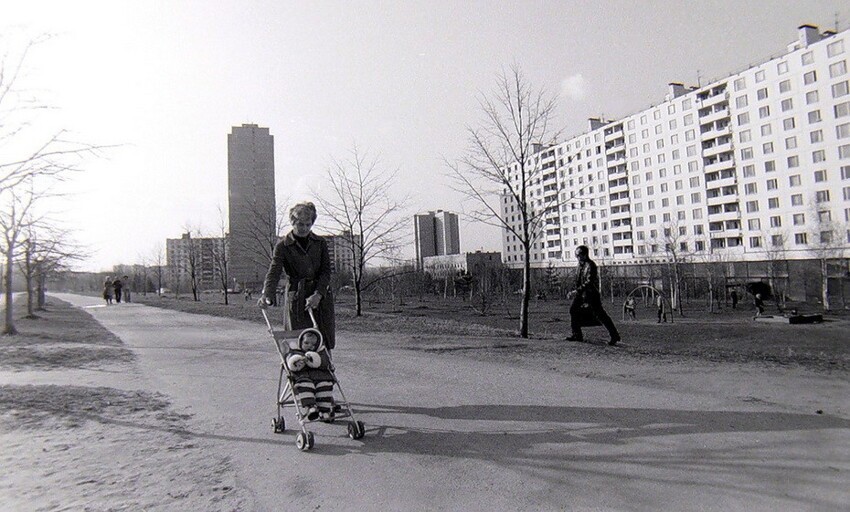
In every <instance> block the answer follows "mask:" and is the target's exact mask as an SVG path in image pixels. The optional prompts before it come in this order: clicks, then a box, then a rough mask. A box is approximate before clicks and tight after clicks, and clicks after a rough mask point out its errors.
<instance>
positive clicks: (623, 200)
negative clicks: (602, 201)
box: [608, 195, 629, 206]
mask: <svg viewBox="0 0 850 512" xmlns="http://www.w3.org/2000/svg"><path fill="white" fill-rule="evenodd" d="M624 204H629V196H628V195H626V196H623V197H619V198H617V199H609V200H608V205H609V206H622V205H624Z"/></svg>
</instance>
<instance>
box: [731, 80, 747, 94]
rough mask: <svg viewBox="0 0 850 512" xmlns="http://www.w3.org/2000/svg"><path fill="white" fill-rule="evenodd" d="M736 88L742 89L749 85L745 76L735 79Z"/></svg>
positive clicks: (737, 89)
mask: <svg viewBox="0 0 850 512" xmlns="http://www.w3.org/2000/svg"><path fill="white" fill-rule="evenodd" d="M734 85H735V90H736V91H740V90H741V89H743V88H745V87H746V86H747V80H746V79H745V78H744V77H741V78H737V79H735V83H734Z"/></svg>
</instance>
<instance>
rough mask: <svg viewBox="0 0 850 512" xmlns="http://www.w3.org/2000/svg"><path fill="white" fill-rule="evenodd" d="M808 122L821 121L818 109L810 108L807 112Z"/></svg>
mask: <svg viewBox="0 0 850 512" xmlns="http://www.w3.org/2000/svg"><path fill="white" fill-rule="evenodd" d="M808 115H809V124H814V123H819V122H821V116H820V110H812V111H811V112H809V114H808Z"/></svg>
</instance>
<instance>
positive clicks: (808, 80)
mask: <svg viewBox="0 0 850 512" xmlns="http://www.w3.org/2000/svg"><path fill="white" fill-rule="evenodd" d="M817 81H818V72H817V71H809V72H808V73H806V74H804V75H803V83H804V84H805V85H810V84H813V83H815V82H817ZM788 88H789V89H790V88H791V86H790V85H789V86H788Z"/></svg>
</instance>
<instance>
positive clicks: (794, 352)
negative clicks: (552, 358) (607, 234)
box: [137, 295, 850, 372]
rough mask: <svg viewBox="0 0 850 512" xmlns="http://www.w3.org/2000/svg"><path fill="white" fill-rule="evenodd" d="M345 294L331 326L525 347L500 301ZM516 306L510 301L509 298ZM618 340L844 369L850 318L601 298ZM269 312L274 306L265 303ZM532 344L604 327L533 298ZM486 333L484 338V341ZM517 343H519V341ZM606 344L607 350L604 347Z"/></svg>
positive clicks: (637, 347) (685, 353)
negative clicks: (488, 304) (634, 304)
mask: <svg viewBox="0 0 850 512" xmlns="http://www.w3.org/2000/svg"><path fill="white" fill-rule="evenodd" d="M137 299H138V301H144V302H145V303H147V304H150V305H153V306H157V307H164V308H170V309H176V310H180V311H186V312H191V313H201V314H209V315H216V316H223V317H229V318H238V319H242V320H249V321H254V322H262V318H261V317H260V315H259V313H258V312H257V307H256V305H255V304H254V301H244V300H242V298H241V297H238V300H236V301H233V302H232V303H231V304H230V305H228V306H225V305H223V304H221V303H217V302H220V301H221V299H220V297H219V296H217V295H205V296H203V299H204V300H203V301H201V302H194V301H192V300H191V298H180V299H175V298H173V297H167V298H166V297H163V298H158V297H155V296H152V295H149V296H148V297H146V298H145V297H141V296H137ZM348 301H349V298H347V297H344V298H342V299H341V300H340V299H338V300H337V328H338V329H339V330H340V331H347V332H349V333H352V334H355V335H356V334H358V333H364V332H365V333H368V332H385V333H386V332H389V333H397V334H399V335H404V336H399V338H398V340H399V344H401V345H404V344H409V347H410V348H413V349H419V350H421V349H423V348H425V347H427V346H429V345H430V342H428V341H426V340H425V339H424V338H425V337H429V336H436V337H438V339H437V341H436V342H435V343H434V347H437V348H436V349H437V350H441V351H443V350H487V351H502V352H507V353H509V352H511V351H515V350H521V349H522V350H524V349H523V348H519V349H518V348H516V344H515V343H513V344H512V343H510V342H508V343H505V342H504V341H502V342H494V341H493V338H502V339H503V338H506V337H513V338H515V339H516V333H517V327H518V323H519V320H518V319H517V318H516V316H514V315H512V314H510V313H509V312H508V309H509V308H506V307H504V306H502V307H499V308H494V309H493V310H491V312H490V314H488V315H481V314H478V313H477V312H475V310H474V309H473V308H472V305H471V304H469V303H468V302H463V301H461V300H459V299H442V298H434V297H425V298H424V299H423V300H419V299H416V300H410V301H408V302H407V303H406V304H403V305H399V304H397V303H394V304H390V303H377V302H375V303H367V304H366V306H365V308H364V309H365V311H364V314H363V316H361V317H356V316H354V314H353V311H352V309H351V308H350V306H348ZM509 306H512V307H513V306H515V305H509ZM606 308H607V309H608V311H609V313H610V314H611V315H612V317H613V318H614V321H615V323H616V324H617V326H618V329H619V330H620V333H621V335H622V337H623V340H624V342H623V343H622V344H621V346H619V347H617V348H616V349H610V350H613V352H612V355H611V357H626V358H632V359H644V358H652V359H670V360H688V359H694V358H695V359H699V360H704V361H711V362H735V363H762V364H769V365H801V366H804V367H807V368H812V369H817V370H823V371H840V372H846V371H848V370H850V338H848V335H847V332H849V331H850V329H848V328H850V320H848V318H847V317H846V316H841V315H834V316H828V317H827V318H826V321H825V322H824V323H822V324H817V325H788V324H767V323H761V322H754V321H753V320H752V312H750V311H749V310H748V309H749V305H748V304H743V303H742V304H741V307H740V308H739V309H737V310H734V311H733V310H729V309H727V310H724V311H723V312H722V313H708V312H706V311H703V310H701V305H696V304H695V305H690V306H689V307H688V308H687V309H686V316H685V317H682V316H676V317H675V319H674V323H667V324H663V323H662V324H657V323H656V322H655V319H654V312H653V311H652V310H651V309H650V308H640V307H639V308H638V319H639V320H638V321H622V320H621V319H620V312H619V310H616V309H614V307H613V306H611V305H609V304H606ZM270 311H271V312H272V315H273V316H275V317H279V316H280V310H279V309H276V308H272V309H271V310H270ZM530 326H531V336H530V337H531V339H532V340H536V343H532V344H531V346H532V347H539V348H540V349H542V350H545V351H547V352H548V353H552V354H553V355H557V356H559V357H564V358H568V357H570V355H575V354H577V353H581V352H585V351H589V352H590V353H592V352H594V351H597V352H598V350H599V348H600V346H601V345H604V344H605V342H606V341H607V333H606V332H605V330H604V329H602V328H599V327H596V328H591V329H586V330H585V336H586V338H587V340H588V341H589V343H569V342H564V341H563V340H564V338H565V337H566V336H567V335H568V334H569V332H570V326H569V304H568V303H567V302H566V301H562V300H550V301H537V302H533V303H532V307H531V312H530ZM484 338H488V339H489V341H487V340H485V339H484ZM520 345H522V346H523V347H524V346H525V344H524V343H520ZM606 350H609V349H607V348H606Z"/></svg>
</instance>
